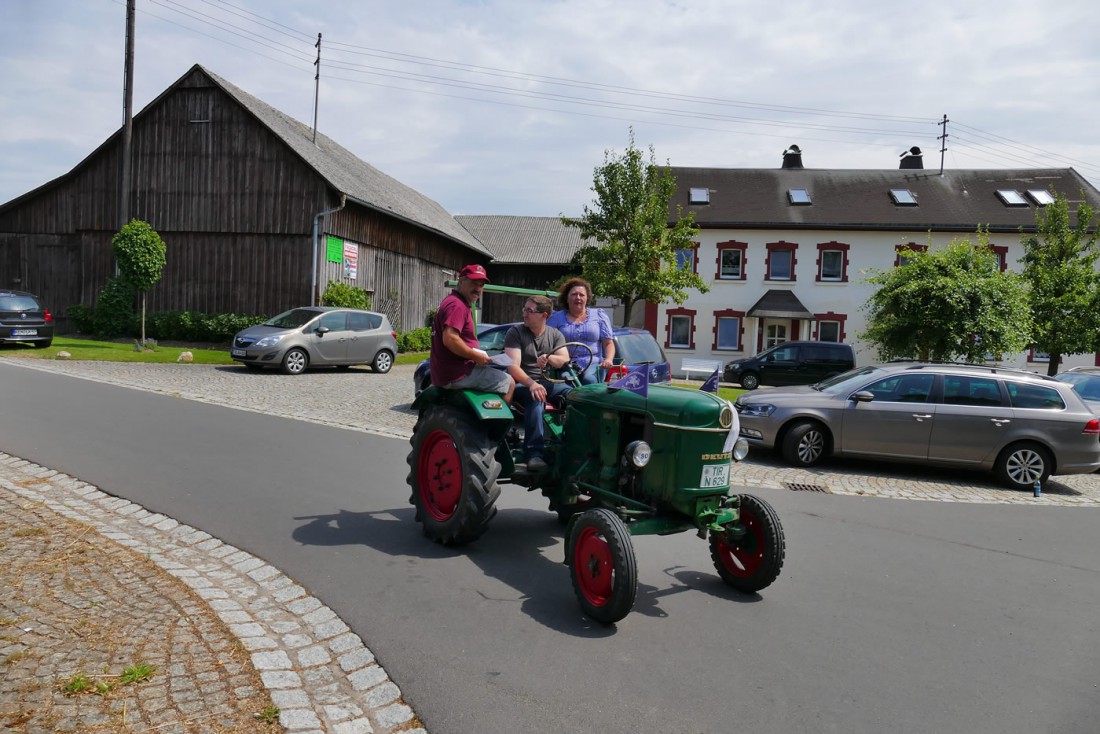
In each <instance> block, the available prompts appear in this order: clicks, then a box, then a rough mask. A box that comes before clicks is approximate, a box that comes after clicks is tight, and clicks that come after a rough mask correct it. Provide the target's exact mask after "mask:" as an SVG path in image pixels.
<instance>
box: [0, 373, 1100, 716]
mask: <svg viewBox="0 0 1100 734" xmlns="http://www.w3.org/2000/svg"><path fill="white" fill-rule="evenodd" d="M10 361H11V362H12V363H15V364H18V365H20V366H23V367H26V368H30V369H40V370H46V371H49V372H55V373H60V374H66V375H70V376H73V377H78V378H83V379H90V380H96V381H100V382H106V383H111V384H115V385H121V386H125V387H130V388H136V389H141V390H149V391H153V392H159V393H162V394H165V395H172V396H176V397H179V398H184V399H189V400H198V401H202V402H208V403H213V404H217V405H222V406H229V407H235V408H240V409H244V410H252V411H255V412H260V413H266V414H274V415H282V416H285V417H289V418H295V419H298V420H307V421H313V422H316V423H322V424H325V425H331V426H337V427H341V428H346V429H352V430H360V431H365V432H368V433H376V434H380V435H385V436H392V437H399V438H407V437H408V436H409V435H410V434H411V432H412V427H413V423H414V421H415V414H414V413H413V412H412V411H411V409H410V407H409V401H410V398H411V395H412V372H413V367H412V366H408V365H398V366H396V367H394V369H393V370H392V371H391V372H390V373H389V374H386V375H378V374H374V373H372V372H370V371H368V370H365V369H362V368H353V369H351V370H347V371H341V372H336V371H317V372H307V373H306V374H304V375H299V376H295V377H291V376H286V375H282V374H278V373H275V372H271V371H265V372H251V371H248V370H245V369H243V368H240V367H235V366H234V367H212V366H206V365H193V364H180V365H172V364H169V365H144V364H125V363H107V362H76V361H54V360H35V359H18V360H14V359H13V360H10ZM0 449H2V447H0ZM733 483H734V484H736V485H746V486H750V487H754V486H758V487H775V488H787V489H791V490H801V491H820V492H830V493H833V494H847V495H863V496H876V497H889V498H897V499H908V500H927V501H942V502H975V503H1010V504H1029V505H1075V506H1091V507H1097V506H1100V475H1096V474H1090V475H1084V476H1072V477H1056V478H1052V479H1051V480H1050V481H1049V482H1048V484H1047V486H1045V487H1044V488H1043V494H1042V496H1041V497H1038V498H1036V497H1033V496H1031V494H1030V493H1022V492H1019V491H1014V490H1009V489H1003V488H1001V487H1000V486H998V485H997V484H996V482H995V480H994V479H993V478H992V477H991V476H990V475H987V474H983V473H977V472H954V471H944V470H937V469H924V468H921V469H915V468H911V467H905V466H897V465H884V464H877V463H875V464H873V463H866V462H855V461H851V462H847V461H835V462H831V463H829V464H826V465H825V466H824V467H822V468H820V469H809V470H806V469H796V468H792V467H788V466H784V465H783V464H782V463H780V462H779V461H777V460H775V459H774V458H772V457H771V456H769V455H766V454H764V455H755V454H754V455H753V456H750V458H749V460H747V461H745V462H742V463H740V464H737V465H735V466H734V472H733ZM37 528H42V532H41V533H39V532H38V530H36V529H37ZM89 530H94V531H95V532H94V533H92V532H89ZM0 555H2V557H3V559H4V568H3V570H2V573H0V582H2V584H3V586H2V590H0V679H2V680H3V688H2V689H0V724H4V725H5V726H6V727H7V728H8V729H10V730H11V731H15V732H28V733H29V732H45V731H81V732H83V731H88V732H94V731H97V729H96V727H100V730H102V731H123V732H126V731H132V732H138V731H156V732H183V733H186V734H190V733H191V732H205V731H210V732H249V733H250V732H253V731H270V730H271V727H269V726H267V725H264V726H263V727H262V728H249V727H258V726H260V724H258V723H257V721H256V720H255V719H254V718H250V717H253V716H254V715H255V714H256V713H262V712H263V711H264V710H266V707H267V706H269V705H273V706H277V707H278V709H279V711H280V713H279V724H280V725H281V726H282V727H285V730H286V731H290V732H294V733H295V734H313V733H315V732H334V733H335V734H363V733H366V732H398V731H410V732H422V731H423V729H422V728H420V723H419V720H418V719H417V718H416V716H415V713H414V712H413V711H412V710H411V709H410V708H409V707H408V706H407V705H406V704H405V703H404V702H403V701H402V699H401V693H400V690H399V689H398V688H397V686H396V685H395V684H394V683H393V682H392V681H390V680H389V678H388V676H387V675H386V673H385V671H384V670H383V669H382V668H381V666H379V665H378V664H377V661H375V659H374V656H373V654H372V653H371V652H370V650H369V649H368V648H367V647H365V646H364V645H363V643H362V641H361V640H360V639H359V638H358V637H357V636H356V635H355V634H354V633H352V632H351V631H350V630H349V629H348V628H347V626H346V625H345V624H344V623H343V622H342V621H341V620H340V619H339V618H337V617H336V615H335V613H333V612H332V611H331V610H330V609H328V608H327V607H325V606H324V605H323V604H322V603H321V601H319V600H318V599H316V598H314V597H311V596H310V595H309V594H308V592H306V591H305V590H304V589H303V588H302V587H300V586H299V585H298V584H296V583H295V582H294V581H293V580H292V579H289V578H287V577H286V576H284V575H283V574H282V573H281V572H280V571H279V570H278V569H275V568H273V567H271V566H269V565H268V564H266V563H265V562H264V561H263V560H262V559H259V558H255V557H253V556H251V555H249V554H247V553H245V552H243V551H240V550H238V549H236V548H233V547H232V546H229V545H226V544H224V543H222V542H221V541H220V540H218V539H216V538H212V537H210V536H209V535H207V534H206V533H203V532H202V531H201V530H196V529H194V528H190V527H187V526H184V525H180V524H178V523H177V522H176V521H175V520H172V519H171V518H167V517H164V516H163V515H157V514H152V513H149V512H148V511H146V510H144V509H143V508H141V507H140V506H138V505H135V504H133V503H130V502H128V501H126V500H122V499H119V498H116V497H112V496H110V495H109V494H106V493H105V492H102V491H100V490H99V489H98V488H96V487H92V486H90V485H87V484H85V483H83V482H81V481H79V480H78V479H76V478H73V477H68V476H66V475H63V474H58V473H56V472H54V471H51V470H49V469H47V468H43V467H39V466H36V465H33V464H29V463H28V462H25V461H23V460H21V459H19V458H17V457H12V456H8V455H6V454H2V453H0ZM108 632H109V633H110V636H109V637H108ZM138 664H148V665H151V666H154V667H155V672H154V673H153V675H152V676H151V677H150V678H149V680H148V681H145V682H139V683H133V684H131V685H117V686H115V687H112V688H111V689H110V690H109V691H108V692H107V693H105V694H104V695H96V694H87V693H86V694H80V695H76V696H73V695H66V694H65V693H64V692H63V691H61V687H62V686H63V685H64V682H65V681H71V677H72V676H73V675H76V674H77V673H80V672H86V673H87V674H88V675H89V677H90V678H91V679H92V681H93V682H107V683H108V684H109V685H110V684H112V682H114V681H117V680H119V679H117V678H114V677H112V676H117V675H120V674H121V673H122V672H123V670H124V669H125V667H126V666H128V665H138ZM196 696H197V697H198V698H197V699H196ZM196 700H199V701H201V702H202V705H201V706H196V705H194V702H195V701H196ZM158 711H159V712H161V713H157V712H158ZM164 712H167V713H164ZM123 721H125V724H123ZM65 727H68V728H65ZM112 727H113V728H112ZM234 727H236V728H234Z"/></svg>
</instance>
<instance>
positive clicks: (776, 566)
mask: <svg viewBox="0 0 1100 734" xmlns="http://www.w3.org/2000/svg"><path fill="white" fill-rule="evenodd" d="M741 524H742V525H743V526H744V527H745V531H746V532H745V535H744V536H742V537H740V538H730V537H728V536H727V535H726V534H725V533H711V535H710V557H711V560H713V561H714V568H715V569H717V571H718V575H719V576H721V577H722V580H723V581H725V582H726V583H727V584H728V585H730V586H732V587H733V588H734V589H737V590H738V591H742V592H745V593H747V594H751V593H754V592H757V591H760V590H761V589H763V588H765V587H767V586H770V585H771V583H772V582H773V581H775V580H776V578H778V577H779V571H780V570H781V569H782V568H783V560H784V558H786V555H787V539H786V538H785V537H784V535H783V525H782V524H781V523H780V522H779V515H777V514H776V512H775V510H774V509H773V508H772V506H771V505H769V504H768V503H767V502H765V501H764V500H762V499H760V498H759V497H757V496H755V495H751V494H743V495H741Z"/></svg>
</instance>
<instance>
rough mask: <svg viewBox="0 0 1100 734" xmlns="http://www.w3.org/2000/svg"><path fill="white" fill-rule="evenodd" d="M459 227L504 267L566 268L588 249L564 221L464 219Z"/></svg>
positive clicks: (471, 217)
mask: <svg viewBox="0 0 1100 734" xmlns="http://www.w3.org/2000/svg"><path fill="white" fill-rule="evenodd" d="M455 219H456V220H458V223H459V224H461V225H462V226H463V227H465V228H466V229H467V230H468V231H469V232H470V234H472V235H473V236H474V237H476V238H477V239H478V240H480V241H481V242H482V243H483V244H484V245H485V246H486V247H488V248H489V250H491V251H492V252H493V262H497V263H501V264H524V263H532V264H540V265H541V264H564V263H568V262H570V261H571V260H572V259H573V254H574V253H575V252H576V251H577V250H579V249H580V248H581V246H582V245H584V240H582V239H581V235H580V231H579V230H578V229H577V228H576V227H566V226H565V225H564V224H562V222H561V218H560V217H509V216H463V215H458V216H456V217H455Z"/></svg>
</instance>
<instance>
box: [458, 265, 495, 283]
mask: <svg viewBox="0 0 1100 734" xmlns="http://www.w3.org/2000/svg"><path fill="white" fill-rule="evenodd" d="M458 277H460V278H468V279H470V280H484V281H485V282H486V283H488V282H489V276H488V275H487V274H486V273H485V268H484V267H483V266H481V265H467V266H466V267H464V268H462V270H460V271H458Z"/></svg>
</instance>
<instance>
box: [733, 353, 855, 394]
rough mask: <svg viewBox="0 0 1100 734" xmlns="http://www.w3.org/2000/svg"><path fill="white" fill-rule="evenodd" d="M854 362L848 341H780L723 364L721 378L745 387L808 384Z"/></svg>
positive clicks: (852, 365) (843, 370) (846, 369)
mask: <svg viewBox="0 0 1100 734" xmlns="http://www.w3.org/2000/svg"><path fill="white" fill-rule="evenodd" d="M855 366H856V359H855V354H854V353H853V352H852V347H851V345H849V344H840V343H838V342H783V343H782V344H778V345H776V346H774V347H772V348H771V349H765V350H764V351H763V352H761V353H760V354H758V355H756V356H755V357H749V358H747V359H735V360H733V361H732V362H728V363H727V364H726V369H725V371H724V374H723V377H722V381H723V382H736V383H738V384H739V385H741V387H743V388H745V389H746V390H755V389H756V388H757V387H759V386H760V385H812V384H814V383H815V382H821V381H822V380H824V379H825V378H827V377H832V376H833V375H839V374H840V373H841V372H847V371H848V370H850V369H852V368H853V367H855Z"/></svg>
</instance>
